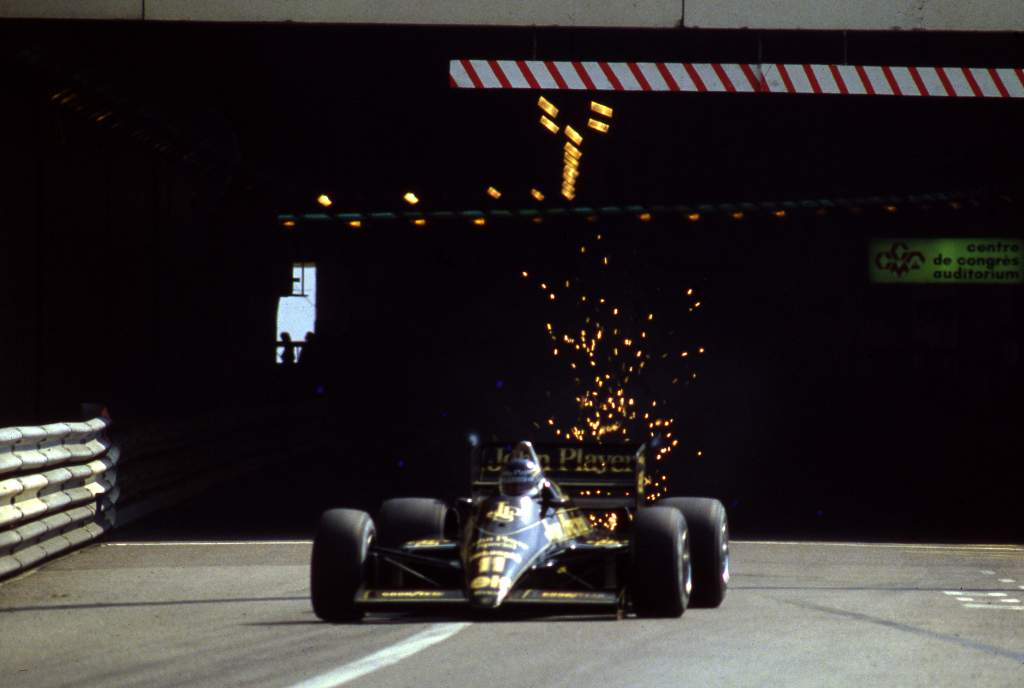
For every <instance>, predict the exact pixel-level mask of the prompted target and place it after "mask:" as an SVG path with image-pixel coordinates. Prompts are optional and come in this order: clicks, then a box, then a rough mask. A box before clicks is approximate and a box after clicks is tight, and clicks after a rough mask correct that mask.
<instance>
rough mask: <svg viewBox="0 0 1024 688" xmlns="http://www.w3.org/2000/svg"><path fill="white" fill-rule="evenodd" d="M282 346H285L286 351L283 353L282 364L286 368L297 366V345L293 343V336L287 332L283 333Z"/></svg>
mask: <svg viewBox="0 0 1024 688" xmlns="http://www.w3.org/2000/svg"><path fill="white" fill-rule="evenodd" d="M281 344H282V346H284V351H282V352H281V363H282V364H284V365H286V366H293V365H295V343H294V342H293V341H292V336H291V335H290V334H288V333H287V332H282V333H281Z"/></svg>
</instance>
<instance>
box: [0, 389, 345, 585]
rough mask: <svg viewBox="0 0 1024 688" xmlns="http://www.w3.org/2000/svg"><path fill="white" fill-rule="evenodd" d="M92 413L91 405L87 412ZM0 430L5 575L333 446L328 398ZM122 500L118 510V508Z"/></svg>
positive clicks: (0, 554)
mask: <svg viewBox="0 0 1024 688" xmlns="http://www.w3.org/2000/svg"><path fill="white" fill-rule="evenodd" d="M90 413H91V411H90ZM110 426H111V422H110V419H109V418H106V417H100V418H94V419H93V420H90V421H86V422H83V423H54V424H52V425H43V426H39V427H36V426H32V427H17V428H2V429H0V580H2V579H4V578H5V577H8V576H11V575H14V574H16V573H18V572H20V571H24V570H25V569H27V568H30V567H32V566H34V565H36V564H38V563H40V562H42V561H44V560H46V559H49V558H50V557H53V556H55V555H58V554H61V553H63V552H66V551H68V550H70V549H72V548H74V547H77V546H79V545H82V544H85V543H88V542H91V541H93V540H95V539H96V538H98V537H100V536H101V535H103V534H104V533H106V532H107V531H109V530H110V529H112V528H115V527H121V526H124V525H126V524H128V523H131V522H133V521H136V520H138V519H140V518H144V517H145V516H147V515H149V514H151V513H153V512H155V511H159V510H161V509H165V508H168V507H171V506H173V505H175V504H179V503H181V502H184V501H185V500H187V499H189V498H191V497H193V496H195V495H197V494H199V493H201V492H203V491H204V490H208V489H210V488H212V487H214V486H215V485H218V484H228V483H230V482H231V481H232V480H235V479H236V478H238V477H239V476H241V475H243V474H244V473H246V472H247V471H252V470H258V469H260V468H261V467H263V466H266V465H268V464H270V463H277V464H280V465H287V464H288V463H289V462H290V461H291V460H293V459H297V458H299V457H305V456H311V455H313V454H315V453H316V452H318V451H322V449H323V447H327V446H331V440H330V437H331V436H332V435H331V433H332V432H333V430H332V426H331V425H330V424H329V423H328V422H327V421H326V406H325V404H324V402H323V400H308V401H305V402H300V403H289V404H283V403H277V404H267V405H256V406H243V407H237V408H231V407H227V408H221V409H218V410H216V411H212V412H204V413H201V414H197V415H192V416H176V417H172V418H162V419H154V420H152V421H150V422H140V421H136V422H134V423H133V424H132V428H131V429H130V430H129V431H127V432H125V431H124V428H123V427H120V426H119V427H118V429H117V431H116V433H115V438H116V442H117V444H116V446H114V444H113V442H112V440H111V438H110V437H109V434H108V429H109V428H110ZM115 506H116V508H115Z"/></svg>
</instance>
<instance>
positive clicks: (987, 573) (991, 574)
mask: <svg viewBox="0 0 1024 688" xmlns="http://www.w3.org/2000/svg"><path fill="white" fill-rule="evenodd" d="M981 572H982V573H983V574H985V575H986V576H994V575H996V572H995V571H989V570H988V569H982V570H981Z"/></svg>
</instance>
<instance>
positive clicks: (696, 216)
mask: <svg viewBox="0 0 1024 688" xmlns="http://www.w3.org/2000/svg"><path fill="white" fill-rule="evenodd" d="M686 219H687V220H689V221H690V222H696V221H697V220H699V219H700V213H690V214H689V215H687V216H686ZM689 293H692V290H691V292H689Z"/></svg>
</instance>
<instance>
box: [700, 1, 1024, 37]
mask: <svg viewBox="0 0 1024 688" xmlns="http://www.w3.org/2000/svg"><path fill="white" fill-rule="evenodd" d="M685 10H686V11H685V17H684V23H685V25H686V26H687V27H689V28H702V29H741V28H751V29H822V30H828V29H845V30H851V31H857V30H875V31H885V30H889V29H898V30H909V31H913V30H929V31H1022V30H1024V3H1022V2H1021V0H856V1H854V2H851V1H850V0H757V1H756V2H751V1H750V0H687V2H686V3H685Z"/></svg>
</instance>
